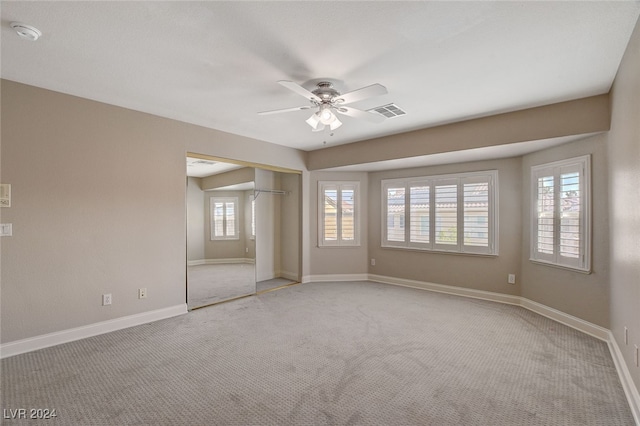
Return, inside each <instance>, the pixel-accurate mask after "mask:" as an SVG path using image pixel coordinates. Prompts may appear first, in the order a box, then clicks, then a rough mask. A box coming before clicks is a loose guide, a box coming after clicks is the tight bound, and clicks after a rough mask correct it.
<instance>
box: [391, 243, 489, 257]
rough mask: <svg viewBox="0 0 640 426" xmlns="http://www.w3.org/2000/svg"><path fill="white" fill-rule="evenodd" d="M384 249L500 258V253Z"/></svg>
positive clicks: (414, 248)
mask: <svg viewBox="0 0 640 426" xmlns="http://www.w3.org/2000/svg"><path fill="white" fill-rule="evenodd" d="M380 247H381V248H383V249H391V250H401V251H417V252H421V253H433V254H452V255H455V256H474V257H498V253H473V252H466V251H447V250H432V249H423V248H419V247H397V246H384V245H383V246H380Z"/></svg>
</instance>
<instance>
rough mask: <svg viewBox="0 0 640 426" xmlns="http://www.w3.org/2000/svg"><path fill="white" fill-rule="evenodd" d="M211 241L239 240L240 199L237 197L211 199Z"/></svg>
mask: <svg viewBox="0 0 640 426" xmlns="http://www.w3.org/2000/svg"><path fill="white" fill-rule="evenodd" d="M209 208H210V216H211V239H212V240H237V239H239V238H240V234H239V232H238V198H237V197H211V198H210V205H209Z"/></svg>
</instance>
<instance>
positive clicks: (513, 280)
mask: <svg viewBox="0 0 640 426" xmlns="http://www.w3.org/2000/svg"><path fill="white" fill-rule="evenodd" d="M507 282H508V283H509V284H515V283H516V274H509V276H508V277H507Z"/></svg>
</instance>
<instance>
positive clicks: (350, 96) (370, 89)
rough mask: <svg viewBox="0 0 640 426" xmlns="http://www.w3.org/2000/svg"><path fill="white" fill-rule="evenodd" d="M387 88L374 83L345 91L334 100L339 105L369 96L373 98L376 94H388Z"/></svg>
mask: <svg viewBox="0 0 640 426" xmlns="http://www.w3.org/2000/svg"><path fill="white" fill-rule="evenodd" d="M387 93H389V92H387V88H386V87H384V86H383V85H382V84H378V83H376V84H372V85H371V86H366V87H363V88H361V89H357V90H353V91H351V92H347V93H343V94H342V95H340V96H337V97H336V99H335V100H334V101H333V102H335V103H336V104H338V105H344V104H350V103H352V102H357V101H361V100H363V99H367V98H373V97H374V96H380V95H386V94H387Z"/></svg>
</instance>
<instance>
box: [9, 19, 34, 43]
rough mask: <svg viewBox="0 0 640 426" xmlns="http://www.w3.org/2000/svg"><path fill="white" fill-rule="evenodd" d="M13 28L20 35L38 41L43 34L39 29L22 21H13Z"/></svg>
mask: <svg viewBox="0 0 640 426" xmlns="http://www.w3.org/2000/svg"><path fill="white" fill-rule="evenodd" d="M11 28H13V29H14V30H15V31H16V33H18V35H19V36H20V37H22V38H24V39H26V40H29V41H36V40H37V39H39V38H40V36H41V35H42V33H41V32H40V30H39V29H37V28H35V27H32V26H31V25H27V24H23V23H21V22H12V23H11Z"/></svg>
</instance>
